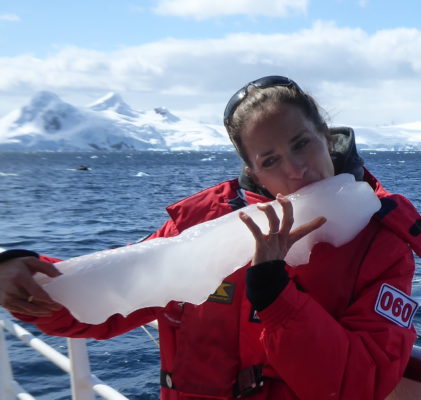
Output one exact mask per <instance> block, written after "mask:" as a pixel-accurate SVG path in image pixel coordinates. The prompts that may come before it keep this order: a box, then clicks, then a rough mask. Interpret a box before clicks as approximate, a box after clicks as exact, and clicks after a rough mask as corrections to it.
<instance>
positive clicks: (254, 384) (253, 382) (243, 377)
mask: <svg viewBox="0 0 421 400" xmlns="http://www.w3.org/2000/svg"><path fill="white" fill-rule="evenodd" d="M263 384H264V381H263V366H262V365H252V366H251V367H249V368H245V369H243V370H241V371H240V372H239V374H238V376H237V382H236V383H235V385H234V393H233V394H234V397H236V398H237V399H239V398H243V397H249V396H252V395H254V394H255V393H258V392H260V390H262V387H263Z"/></svg>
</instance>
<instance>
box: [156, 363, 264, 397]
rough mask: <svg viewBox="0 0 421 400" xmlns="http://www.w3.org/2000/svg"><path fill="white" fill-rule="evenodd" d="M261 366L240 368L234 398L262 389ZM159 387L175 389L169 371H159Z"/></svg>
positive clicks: (250, 394) (247, 395)
mask: <svg viewBox="0 0 421 400" xmlns="http://www.w3.org/2000/svg"><path fill="white" fill-rule="evenodd" d="M263 379H264V377H263V366H262V365H252V366H251V367H249V368H245V369H243V370H241V371H240V372H239V374H238V376H237V382H236V383H235V385H234V388H233V394H234V397H235V398H243V397H249V396H252V395H253V394H255V393H258V392H260V390H262V387H263V384H264V381H263ZM159 381H160V384H161V387H164V388H167V389H175V390H176V389H177V388H176V386H175V385H174V383H173V380H172V374H171V372H168V371H164V370H161V373H160V379H159Z"/></svg>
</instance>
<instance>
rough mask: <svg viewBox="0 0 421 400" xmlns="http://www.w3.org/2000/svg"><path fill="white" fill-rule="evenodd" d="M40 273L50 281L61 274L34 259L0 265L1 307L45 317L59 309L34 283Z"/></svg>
mask: <svg viewBox="0 0 421 400" xmlns="http://www.w3.org/2000/svg"><path fill="white" fill-rule="evenodd" d="M36 272H41V273H43V274H45V275H48V276H50V277H52V278H54V277H56V276H59V275H61V273H60V271H59V270H58V269H57V268H56V267H55V266H54V265H53V264H50V263H48V262H45V261H41V260H39V259H38V258H36V257H19V258H13V259H11V260H7V261H3V262H2V263H0V305H1V306H3V307H4V308H5V309H7V310H8V311H10V312H16V313H20V314H26V315H31V316H34V317H45V316H49V315H51V313H52V311H55V310H58V309H59V308H61V307H62V306H61V305H60V304H58V303H56V302H55V301H54V300H53V299H51V297H50V296H49V295H48V293H47V292H46V291H45V290H44V289H43V288H42V287H41V286H40V285H39V284H38V283H37V282H36V281H35V280H34V278H33V275H34V274H35V273H36Z"/></svg>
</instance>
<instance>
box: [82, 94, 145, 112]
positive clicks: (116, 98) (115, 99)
mask: <svg viewBox="0 0 421 400" xmlns="http://www.w3.org/2000/svg"><path fill="white" fill-rule="evenodd" d="M88 107H89V108H90V109H91V110H94V111H107V110H111V111H115V112H116V113H118V114H122V115H127V116H128V117H136V116H137V114H136V112H134V111H133V110H132V109H131V107H130V106H129V105H128V104H127V103H126V102H125V101H124V100H123V98H122V97H121V96H120V95H119V94H118V93H115V92H109V93H107V94H106V95H105V96H104V97H101V98H100V99H98V100H97V101H95V102H94V103H92V104H90V105H89V106H88Z"/></svg>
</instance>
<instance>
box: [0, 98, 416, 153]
mask: <svg viewBox="0 0 421 400" xmlns="http://www.w3.org/2000/svg"><path fill="white" fill-rule="evenodd" d="M354 129H355V133H356V140H357V145H358V147H359V148H360V149H370V150H410V151H421V122H412V123H408V124H400V125H390V126H376V127H354ZM0 150H16V151H20V150H34V151H35V150H48V151H96V150H102V151H122V150H160V151H173V150H215V151H224V150H229V151H231V150H233V147H232V145H231V143H230V141H229V139H228V135H227V134H226V132H225V129H224V127H223V126H222V124H221V125H213V124H204V123H201V122H195V121H192V120H188V119H185V118H180V117H178V116H177V115H175V114H174V113H172V112H171V111H170V110H168V109H167V108H165V107H157V108H155V109H152V110H141V111H139V110H135V109H133V108H132V107H130V106H129V105H128V104H127V103H126V102H125V101H124V100H123V99H122V97H121V96H120V95H118V94H117V93H113V92H111V93H108V94H107V95H105V96H104V97H102V98H100V99H98V100H97V101H95V102H93V103H92V104H90V105H88V106H87V107H76V106H74V105H71V104H69V103H66V102H64V101H63V100H61V99H60V97H59V96H57V95H56V94H55V93H52V92H47V91H42V92H39V93H37V94H35V95H34V96H33V98H32V99H30V101H29V102H28V104H27V105H25V106H23V107H22V108H20V109H18V110H14V111H12V112H11V113H9V114H7V115H6V116H4V117H3V118H1V119H0Z"/></svg>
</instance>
